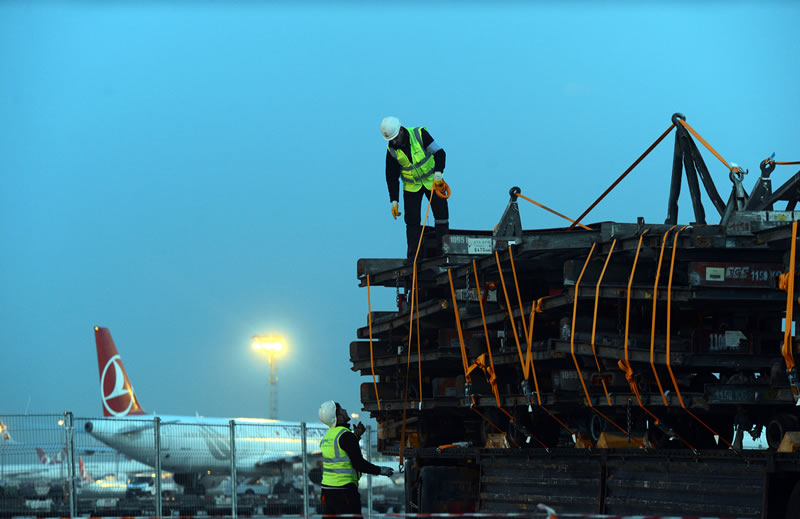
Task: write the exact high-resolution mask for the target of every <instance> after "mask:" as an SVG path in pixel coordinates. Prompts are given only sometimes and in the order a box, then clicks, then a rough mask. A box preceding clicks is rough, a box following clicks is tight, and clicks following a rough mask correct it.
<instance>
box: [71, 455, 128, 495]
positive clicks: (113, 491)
mask: <svg viewBox="0 0 800 519" xmlns="http://www.w3.org/2000/svg"><path fill="white" fill-rule="evenodd" d="M78 464H79V466H80V475H81V477H80V480H79V482H78V489H77V491H78V495H79V496H80V497H90V498H103V497H123V496H124V495H125V493H126V492H127V491H128V483H127V479H125V480H122V481H120V480H118V479H116V478H114V477H111V476H107V477H104V478H102V479H97V480H96V479H93V478H92V476H91V475H90V474H89V471H88V470H87V469H86V464H85V463H84V461H83V457H79V458H78Z"/></svg>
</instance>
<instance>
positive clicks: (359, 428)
mask: <svg viewBox="0 0 800 519" xmlns="http://www.w3.org/2000/svg"><path fill="white" fill-rule="evenodd" d="M366 430H367V428H366V427H365V426H364V424H363V423H361V422H358V423H357V424H355V425H354V426H353V434H355V435H356V437H357V438H358V439H359V440H360V439H361V436H362V435H363V434H364V431H366Z"/></svg>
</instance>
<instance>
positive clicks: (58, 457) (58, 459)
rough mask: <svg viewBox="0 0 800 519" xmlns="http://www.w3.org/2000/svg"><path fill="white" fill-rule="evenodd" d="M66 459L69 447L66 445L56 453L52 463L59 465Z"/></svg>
mask: <svg viewBox="0 0 800 519" xmlns="http://www.w3.org/2000/svg"><path fill="white" fill-rule="evenodd" d="M65 459H67V448H66V447H64V448H63V449H61V450H60V451H58V452H57V453H56V457H55V458H53V461H51V462H50V463H52V464H53V465H57V464H59V463H64V460H65Z"/></svg>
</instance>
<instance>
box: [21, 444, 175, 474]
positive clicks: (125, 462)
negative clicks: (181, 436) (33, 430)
mask: <svg viewBox="0 0 800 519" xmlns="http://www.w3.org/2000/svg"><path fill="white" fill-rule="evenodd" d="M36 454H37V455H38V456H39V461H41V462H42V464H43V465H57V464H59V463H64V461H65V460H66V459H67V449H66V448H65V449H61V450H59V451H58V452H57V453H55V455H53V456H52V457H51V456H50V455H48V454H47V453H46V452H45V451H44V449H40V448H37V449H36ZM78 459H79V460H80V463H81V469H80V470H82V471H84V472H85V474H86V475H88V474H92V475H94V476H96V477H99V478H100V479H107V478H113V479H117V480H127V479H128V475H129V474H137V473H140V472H148V473H150V472H152V471H153V468H152V467H150V466H149V465H145V464H144V463H141V462H139V461H135V460H129V459H127V458H125V457H124V456H122V454H120V453H115V454H114V457H113V459H102V460H99V459H92V457H90V458H84V457H83V456H80V457H79V458H78ZM165 474H169V473H167V472H165ZM81 477H83V473H82V474H81Z"/></svg>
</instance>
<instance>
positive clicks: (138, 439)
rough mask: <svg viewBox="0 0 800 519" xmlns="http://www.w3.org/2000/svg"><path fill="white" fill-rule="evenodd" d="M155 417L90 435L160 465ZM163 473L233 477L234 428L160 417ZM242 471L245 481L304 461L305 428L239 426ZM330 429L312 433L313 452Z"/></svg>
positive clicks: (98, 423)
mask: <svg viewBox="0 0 800 519" xmlns="http://www.w3.org/2000/svg"><path fill="white" fill-rule="evenodd" d="M154 418H155V417H154V416H153V415H139V416H131V417H121V418H108V419H102V418H101V419H96V420H93V421H90V422H87V423H86V425H85V429H86V431H87V432H88V433H89V434H91V435H92V436H94V437H95V438H97V439H98V440H99V441H101V442H103V443H105V444H106V445H108V446H109V447H112V448H114V449H116V450H118V451H119V452H121V453H123V454H125V455H126V456H128V457H129V458H131V459H134V460H137V461H140V462H142V463H145V464H147V465H149V466H151V467H153V466H155V455H154V453H155V433H154V426H155V423H154ZM159 418H160V419H161V423H160V427H159V428H160V450H161V468H162V470H166V471H170V472H174V473H202V472H206V473H211V474H228V473H230V470H231V441H230V440H231V438H230V431H231V430H230V423H229V420H228V419H224V418H202V417H192V416H159ZM234 427H235V447H236V470H237V473H238V474H239V475H241V476H258V475H263V474H266V473H267V472H268V471H269V467H270V466H274V465H275V464H280V463H292V462H293V461H299V460H300V456H301V454H302V445H301V437H300V424H299V423H293V422H277V421H274V420H258V419H237V420H236V421H235V426H234ZM326 430H327V429H325V428H321V427H320V428H316V427H315V428H308V429H307V433H306V434H307V449H308V452H309V453H313V452H319V441H320V439H322V437H323V436H324V434H325V432H326Z"/></svg>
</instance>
